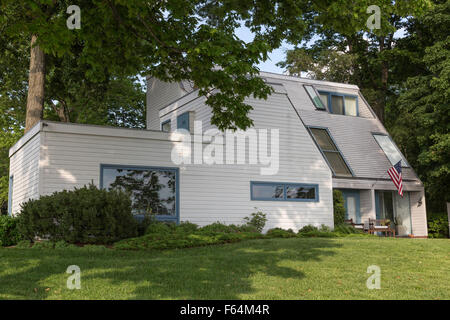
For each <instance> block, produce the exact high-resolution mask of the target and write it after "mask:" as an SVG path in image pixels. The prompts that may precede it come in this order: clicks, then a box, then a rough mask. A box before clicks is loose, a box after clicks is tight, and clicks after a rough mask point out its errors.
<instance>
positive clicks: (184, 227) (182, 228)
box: [176, 221, 198, 233]
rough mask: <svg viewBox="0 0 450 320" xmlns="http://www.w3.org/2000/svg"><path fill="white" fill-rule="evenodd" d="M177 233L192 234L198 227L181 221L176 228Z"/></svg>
mask: <svg viewBox="0 0 450 320" xmlns="http://www.w3.org/2000/svg"><path fill="white" fill-rule="evenodd" d="M176 230H177V232H185V233H192V232H195V231H197V230H198V225H196V224H195V223H191V222H189V221H182V222H181V223H180V224H179V225H178V226H177V227H176Z"/></svg>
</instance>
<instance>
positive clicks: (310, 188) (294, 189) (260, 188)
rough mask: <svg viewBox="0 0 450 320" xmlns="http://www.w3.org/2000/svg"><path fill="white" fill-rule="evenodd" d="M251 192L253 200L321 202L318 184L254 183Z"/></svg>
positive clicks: (251, 184)
mask: <svg viewBox="0 0 450 320" xmlns="http://www.w3.org/2000/svg"><path fill="white" fill-rule="evenodd" d="M250 192H251V199H252V200H263V201H319V186H318V185H317V184H304V183H282V182H256V181H252V182H251V183H250Z"/></svg>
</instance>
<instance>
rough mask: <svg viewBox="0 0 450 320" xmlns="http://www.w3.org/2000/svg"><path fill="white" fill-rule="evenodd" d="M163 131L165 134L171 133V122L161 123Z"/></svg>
mask: <svg viewBox="0 0 450 320" xmlns="http://www.w3.org/2000/svg"><path fill="white" fill-rule="evenodd" d="M161 130H162V131H164V132H170V131H171V125H170V120H166V121H164V122H163V123H161Z"/></svg>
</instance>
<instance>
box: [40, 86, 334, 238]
mask: <svg viewBox="0 0 450 320" xmlns="http://www.w3.org/2000/svg"><path fill="white" fill-rule="evenodd" d="M196 101H202V100H200V99H198V100H196ZM196 101H194V103H193V104H192V106H189V105H187V106H185V107H183V108H180V111H183V112H185V111H193V110H190V108H191V107H192V108H194V109H195V108H198V109H195V115H196V117H197V116H198V115H200V116H201V117H207V112H204V111H202V110H201V109H203V110H207V108H205V106H204V105H203V106H201V104H198V102H196ZM252 105H254V108H255V109H254V110H253V111H252V114H251V116H252V118H253V119H254V121H255V127H256V128H268V129H279V136H280V141H279V142H280V154H279V171H278V173H277V174H275V175H270V176H264V175H261V172H260V168H261V165H249V164H245V165H237V164H235V165H206V164H202V165H181V166H177V165H174V164H173V163H172V161H171V152H172V149H173V147H174V146H175V145H176V144H178V143H179V142H175V141H170V139H162V138H161V136H160V134H159V133H157V132H149V131H143V132H142V137H140V138H138V137H136V131H133V134H134V136H133V137H127V135H128V134H129V133H130V131H129V130H126V129H114V132H116V133H117V132H119V133H122V134H115V135H114V136H111V132H108V134H106V133H105V132H106V131H105V130H112V129H111V128H108V129H106V128H100V127H95V126H83V127H84V130H79V127H80V126H76V125H69V124H57V123H52V122H49V123H47V124H48V125H47V126H45V127H44V132H43V133H42V134H43V135H44V137H45V139H44V141H45V144H46V152H45V155H44V157H43V161H42V164H43V167H42V181H41V182H42V193H43V194H50V193H52V192H54V191H58V190H62V189H72V188H73V187H80V186H83V185H85V184H88V183H90V182H93V183H94V184H96V185H99V179H100V165H101V164H118V165H141V166H163V167H179V168H180V219H181V220H182V221H183V220H188V221H192V222H194V223H198V224H201V225H205V224H209V223H213V222H215V221H221V222H225V223H236V224H237V223H242V222H243V221H242V219H243V218H244V217H245V216H248V215H250V214H251V213H252V212H254V211H255V209H254V207H257V208H258V209H260V210H262V211H263V212H265V213H267V214H268V219H269V221H268V224H267V228H272V227H282V228H293V229H299V228H301V227H303V226H304V225H307V224H314V225H317V226H319V225H321V224H325V225H328V226H330V227H332V226H333V215H332V181H331V171H330V169H329V168H328V166H327V164H326V163H325V161H324V159H323V158H322V155H321V154H320V152H319V151H318V150H317V148H316V147H315V145H314V144H311V141H310V139H311V138H310V136H309V133H308V132H307V130H306V128H305V127H303V126H302V125H301V122H300V120H299V118H298V116H297V114H296V112H295V110H294V108H293V106H292V105H291V104H290V102H289V100H288V99H287V97H286V95H285V94H274V95H272V96H271V97H270V98H269V99H268V100H267V101H264V100H254V101H252ZM274 108H276V110H277V115H278V116H277V117H273V109H274ZM197 111H198V112H197ZM174 112H175V111H174ZM175 123H176V121H175ZM158 134H159V136H158V138H157V135H158ZM168 136H170V134H168ZM213 139H214V138H213ZM269 141H270V136H269ZM216 142H217V141H216ZM299 146H301V147H299ZM225 151H226V150H224V154H226V152H225ZM269 151H270V150H269ZM246 153H248V146H247V149H246ZM250 181H273V182H297V183H311V184H318V185H319V202H280V201H252V200H251V199H250Z"/></svg>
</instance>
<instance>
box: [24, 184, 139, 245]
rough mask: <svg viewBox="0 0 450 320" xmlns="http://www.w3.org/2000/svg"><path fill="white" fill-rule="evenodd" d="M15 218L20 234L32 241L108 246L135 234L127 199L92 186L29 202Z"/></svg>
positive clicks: (124, 196)
mask: <svg viewBox="0 0 450 320" xmlns="http://www.w3.org/2000/svg"><path fill="white" fill-rule="evenodd" d="M18 218H19V220H18V228H19V232H20V233H21V234H22V235H23V236H24V237H25V238H26V239H28V240H31V241H33V240H34V239H35V238H36V237H39V238H42V239H49V240H51V241H54V242H55V241H60V240H64V241H66V242H68V243H111V242H114V241H117V240H120V239H124V238H130V237H135V236H136V235H137V225H138V223H137V222H136V220H135V218H134V217H133V215H132V213H131V200H130V197H129V196H128V195H127V194H126V193H124V192H121V191H115V190H113V191H107V190H105V189H98V188H97V187H95V186H94V185H92V184H91V185H89V186H85V187H83V188H79V189H74V190H73V191H66V190H64V191H61V192H55V193H53V194H52V195H49V196H43V197H41V198H40V199H37V200H29V201H28V202H26V203H25V204H23V205H22V209H21V211H20V213H19V217H18Z"/></svg>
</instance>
